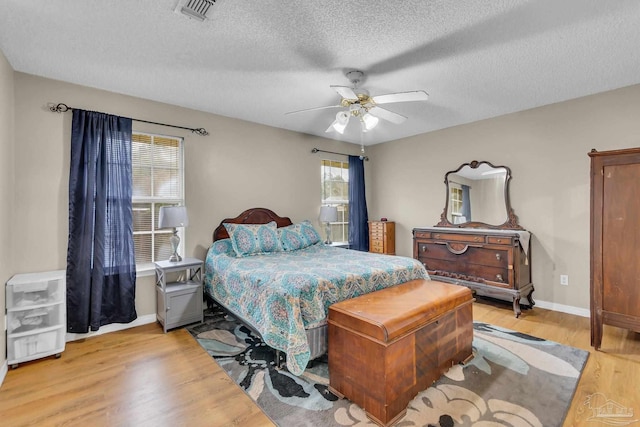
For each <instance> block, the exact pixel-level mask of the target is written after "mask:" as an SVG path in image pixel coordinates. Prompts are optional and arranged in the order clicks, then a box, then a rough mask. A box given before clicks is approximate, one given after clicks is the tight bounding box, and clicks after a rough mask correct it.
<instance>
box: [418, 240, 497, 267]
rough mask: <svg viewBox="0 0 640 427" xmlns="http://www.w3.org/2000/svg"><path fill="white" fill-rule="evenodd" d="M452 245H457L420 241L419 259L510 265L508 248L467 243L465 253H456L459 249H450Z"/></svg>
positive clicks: (495, 265)
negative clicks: (474, 245)
mask: <svg viewBox="0 0 640 427" xmlns="http://www.w3.org/2000/svg"><path fill="white" fill-rule="evenodd" d="M452 245H456V243H451V244H437V243H418V259H419V260H422V259H423V258H432V259H443V260H447V261H451V262H459V263H471V264H480V265H488V266H492V267H499V268H505V269H506V268H508V267H509V251H508V250H507V249H505V250H500V249H489V248H484V247H473V246H469V245H467V246H466V250H464V249H462V250H464V252H463V253H454V252H458V251H456V250H455V248H454V249H451V250H450V248H451V246H452ZM459 245H460V246H462V247H463V248H464V246H465V245H464V244H459ZM452 250H453V251H454V252H452Z"/></svg>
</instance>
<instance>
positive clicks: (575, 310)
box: [534, 300, 591, 317]
mask: <svg viewBox="0 0 640 427" xmlns="http://www.w3.org/2000/svg"><path fill="white" fill-rule="evenodd" d="M535 307H540V308H544V309H547V310H553V311H559V312H561V313H567V314H575V315H577V316H582V317H591V311H590V310H589V309H587V308H580V307H573V306H571V305H564V304H557V303H555V302H546V301H538V300H536V305H535V306H534V308H535Z"/></svg>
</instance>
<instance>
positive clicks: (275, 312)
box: [204, 208, 428, 375]
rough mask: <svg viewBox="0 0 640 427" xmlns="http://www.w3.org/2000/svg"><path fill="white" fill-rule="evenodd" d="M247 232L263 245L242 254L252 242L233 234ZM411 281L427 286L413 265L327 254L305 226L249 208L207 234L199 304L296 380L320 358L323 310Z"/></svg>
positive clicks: (344, 252) (333, 250)
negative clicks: (245, 333)
mask: <svg viewBox="0 0 640 427" xmlns="http://www.w3.org/2000/svg"><path fill="white" fill-rule="evenodd" d="M274 223H275V224H274ZM259 224H261V225H262V226H261V225H259ZM250 227H253V228H252V229H251V230H253V232H255V233H263V234H261V235H260V236H261V237H260V239H261V241H263V242H266V244H264V245H263V246H262V249H263V250H255V248H250V250H249V253H245V252H243V251H244V250H245V249H244V248H245V247H244V246H242V242H243V241H244V242H248V241H251V242H253V237H250V238H249V239H244V240H242V238H241V237H242V236H243V234H242V233H241V232H240V231H238V230H242V232H246V231H247V228H250ZM274 229H275V230H276V235H274V234H273V230H274ZM257 230H260V231H259V232H258V231H257ZM230 234H231V235H230ZM250 236H251V235H250ZM256 236H257V234H256ZM274 236H277V239H278V242H274V239H275V238H276V237H274ZM244 237H246V236H244ZM257 239H258V237H256V240H257ZM296 239H297V240H296ZM292 242H293V243H292ZM300 242H302V243H300ZM251 244H253V243H251ZM278 244H280V247H278ZM269 245H273V246H269ZM265 248H268V249H269V250H264V249H265ZM238 254H240V255H241V256H238ZM418 278H428V274H427V271H426V269H425V268H424V266H423V265H422V263H420V262H419V261H418V260H415V259H412V258H408V257H400V256H391V255H381V254H373V253H368V252H359V251H353V250H348V249H343V248H338V247H332V246H327V245H324V244H323V243H322V242H321V239H320V236H319V235H318V234H317V231H316V230H315V229H314V228H313V226H312V225H311V224H310V223H309V222H307V221H303V222H302V223H298V224H293V223H292V222H291V220H290V219H289V218H287V217H280V216H278V215H277V214H275V213H274V212H273V211H271V210H269V209H264V208H253V209H248V210H246V211H244V212H243V213H241V214H240V215H238V216H237V217H235V218H227V219H224V220H223V221H222V222H221V223H220V225H219V226H218V227H217V228H216V229H215V231H214V233H213V243H212V245H211V246H210V247H209V250H208V252H207V257H206V260H205V276H204V285H205V294H206V296H207V298H210V299H211V300H213V301H215V302H216V303H217V304H219V305H220V306H222V307H223V308H225V309H226V310H227V311H229V312H230V313H232V314H233V315H234V316H236V317H237V318H238V319H239V320H240V321H241V322H242V323H244V324H246V325H247V326H248V327H250V328H251V329H252V330H254V331H255V332H257V333H258V334H259V335H260V337H261V338H262V340H263V341H264V342H265V343H266V344H267V345H269V346H270V347H272V348H274V349H276V350H279V351H282V352H284V353H285V354H286V366H287V369H288V370H289V371H290V372H291V373H293V374H294V375H300V374H302V372H303V371H304V369H305V367H306V366H307V363H308V362H309V360H311V359H314V358H316V357H319V356H321V355H322V354H324V353H326V351H327V324H326V318H327V313H328V309H329V306H330V305H331V304H333V303H336V302H338V301H343V300H346V299H349V298H353V297H356V296H359V295H362V294H366V293H369V292H373V291H376V290H379V289H383V288H387V287H390V286H393V285H396V284H400V283H404V282H407V281H409V280H413V279H418Z"/></svg>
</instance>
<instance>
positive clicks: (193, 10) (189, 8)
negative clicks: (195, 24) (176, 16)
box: [175, 0, 216, 21]
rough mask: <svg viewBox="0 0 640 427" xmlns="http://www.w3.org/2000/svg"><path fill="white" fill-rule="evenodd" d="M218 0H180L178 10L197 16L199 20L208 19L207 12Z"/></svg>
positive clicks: (184, 13)
mask: <svg viewBox="0 0 640 427" xmlns="http://www.w3.org/2000/svg"><path fill="white" fill-rule="evenodd" d="M215 2H216V0H180V1H179V2H178V6H177V7H176V9H175V10H176V12H180V13H182V14H183V15H187V16H188V17H189V18H195V19H197V20H199V21H204V20H205V19H207V12H209V8H210V7H211V6H213V4H214V3H215Z"/></svg>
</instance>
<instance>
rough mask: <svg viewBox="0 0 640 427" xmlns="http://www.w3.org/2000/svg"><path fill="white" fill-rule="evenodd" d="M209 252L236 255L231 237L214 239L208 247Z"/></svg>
mask: <svg viewBox="0 0 640 427" xmlns="http://www.w3.org/2000/svg"><path fill="white" fill-rule="evenodd" d="M209 252H211V253H212V254H214V255H221V254H227V255H232V256H236V251H235V249H233V244H232V243H231V239H222V240H216V241H215V242H213V243H212V244H211V247H210V248H209Z"/></svg>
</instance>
